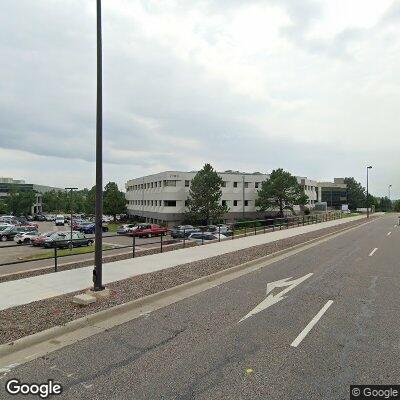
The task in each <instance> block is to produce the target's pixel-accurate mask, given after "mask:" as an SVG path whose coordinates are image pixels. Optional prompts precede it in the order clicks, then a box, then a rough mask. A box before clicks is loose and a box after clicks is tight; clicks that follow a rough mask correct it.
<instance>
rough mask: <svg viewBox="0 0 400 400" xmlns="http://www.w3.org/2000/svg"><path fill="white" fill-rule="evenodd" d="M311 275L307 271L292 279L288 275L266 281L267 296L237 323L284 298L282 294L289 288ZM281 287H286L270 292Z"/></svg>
mask: <svg viewBox="0 0 400 400" xmlns="http://www.w3.org/2000/svg"><path fill="white" fill-rule="evenodd" d="M312 275H313V274H312V273H309V274H307V275H304V276H302V277H301V278H297V279H294V280H292V281H290V280H289V279H292V278H291V277H290V278H284V279H280V280H279V281H275V282H269V283H267V291H266V296H267V297H266V298H265V299H264V300H263V301H262V302H261V303H260V304H258V305H257V306H256V307H255V308H253V309H252V310H251V311H250V312H249V313H248V314H247V315H245V316H244V317H243V318H242V319H241V320H240V321H239V323H241V322H242V321H244V320H245V319H247V318H249V317H252V316H253V315H255V314H258V313H259V312H260V311H263V310H265V309H266V308H268V307H270V306H272V305H273V304H275V303H278V302H279V301H281V300H283V299H286V297H287V296H284V294H286V293H288V292H289V291H290V290H292V289H294V288H295V287H296V286H297V285H299V284H300V283H302V282H304V281H305V280H306V279H308V278H309V277H310V276H312ZM282 287H286V289H284V290H281V291H280V292H279V293H277V294H275V295H274V294H272V293H271V292H272V291H273V290H274V289H275V288H282Z"/></svg>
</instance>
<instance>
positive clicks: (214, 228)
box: [207, 225, 233, 236]
mask: <svg viewBox="0 0 400 400" xmlns="http://www.w3.org/2000/svg"><path fill="white" fill-rule="evenodd" d="M207 230H208V232H212V233H221V234H222V235H225V236H232V233H233V232H232V229H231V228H230V227H229V226H228V225H209V226H208V227H207Z"/></svg>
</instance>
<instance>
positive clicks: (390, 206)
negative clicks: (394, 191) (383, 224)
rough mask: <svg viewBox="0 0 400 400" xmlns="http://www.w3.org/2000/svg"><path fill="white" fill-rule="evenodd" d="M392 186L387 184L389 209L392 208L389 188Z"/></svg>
mask: <svg viewBox="0 0 400 400" xmlns="http://www.w3.org/2000/svg"><path fill="white" fill-rule="evenodd" d="M391 188H392V185H389V186H388V192H389V211H391V210H392V201H391V200H390V189H391Z"/></svg>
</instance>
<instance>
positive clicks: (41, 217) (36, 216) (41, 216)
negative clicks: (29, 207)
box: [33, 214, 47, 222]
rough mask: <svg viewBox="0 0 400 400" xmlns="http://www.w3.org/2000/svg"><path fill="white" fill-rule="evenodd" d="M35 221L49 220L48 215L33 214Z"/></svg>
mask: <svg viewBox="0 0 400 400" xmlns="http://www.w3.org/2000/svg"><path fill="white" fill-rule="evenodd" d="M33 221H40V222H43V221H47V219H46V217H45V216H44V215H43V214H36V215H34V216H33Z"/></svg>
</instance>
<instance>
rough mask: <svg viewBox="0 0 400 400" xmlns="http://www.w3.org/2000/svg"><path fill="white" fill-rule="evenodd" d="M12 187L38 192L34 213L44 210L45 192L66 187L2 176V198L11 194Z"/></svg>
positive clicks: (0, 192)
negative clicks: (43, 199) (26, 181)
mask: <svg viewBox="0 0 400 400" xmlns="http://www.w3.org/2000/svg"><path fill="white" fill-rule="evenodd" d="M12 188H15V189H16V190H17V191H20V192H29V191H31V190H32V191H34V192H35V193H36V201H35V204H34V205H33V206H32V209H31V213H32V214H40V213H41V212H43V204H42V195H43V193H46V192H50V191H51V190H56V191H61V190H64V189H61V188H56V187H52V186H44V185H36V184H34V183H25V181H24V180H22V179H13V178H4V177H0V198H1V197H6V196H8V195H9V193H10V191H11V190H12Z"/></svg>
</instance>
